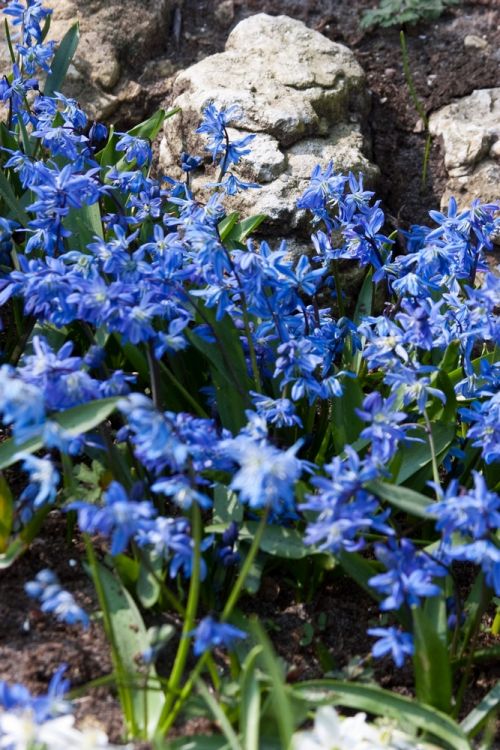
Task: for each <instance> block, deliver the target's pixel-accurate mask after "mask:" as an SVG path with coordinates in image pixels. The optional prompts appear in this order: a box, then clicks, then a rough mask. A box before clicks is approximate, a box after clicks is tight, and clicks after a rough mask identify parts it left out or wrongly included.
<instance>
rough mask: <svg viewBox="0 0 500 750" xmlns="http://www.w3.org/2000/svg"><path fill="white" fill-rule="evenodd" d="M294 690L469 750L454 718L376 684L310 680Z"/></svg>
mask: <svg viewBox="0 0 500 750" xmlns="http://www.w3.org/2000/svg"><path fill="white" fill-rule="evenodd" d="M294 692H296V693H297V694H298V695H300V696H301V697H302V698H306V699H307V700H308V701H310V702H311V703H314V704H316V705H318V704H323V703H328V704H330V705H337V706H345V707H346V708H353V709H355V710H358V711H367V712H368V713H371V714H374V715H375V716H384V717H387V718H392V719H395V720H396V721H400V722H401V723H402V725H403V727H404V726H407V725H408V724H412V725H413V726H414V727H417V728H418V729H421V730H423V731H426V732H430V733H431V734H432V735H434V736H435V737H438V738H439V739H440V740H442V741H444V742H445V743H446V745H447V746H448V747H449V748H450V750H471V745H470V743H469V741H468V739H467V737H466V735H465V733H464V731H463V729H462V728H461V727H460V726H459V725H458V724H456V723H455V722H454V721H453V719H450V718H449V717H448V716H446V714H444V713H441V711H437V710H436V709H435V708H432V707H431V706H427V705H425V704H423V703H419V702H417V701H415V700H412V699H411V698H405V697H404V696H402V695H397V694H396V693H392V692H390V691H389V690H384V689H383V688H381V687H378V686H377V685H358V684H354V683H348V682H343V681H342V680H310V681H307V682H301V683H299V684H297V685H296V686H294Z"/></svg>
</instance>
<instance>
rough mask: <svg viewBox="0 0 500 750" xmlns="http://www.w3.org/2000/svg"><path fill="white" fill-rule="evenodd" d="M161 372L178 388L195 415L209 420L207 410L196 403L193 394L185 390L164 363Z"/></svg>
mask: <svg viewBox="0 0 500 750" xmlns="http://www.w3.org/2000/svg"><path fill="white" fill-rule="evenodd" d="M160 370H161V372H162V374H163V375H165V377H166V378H167V379H168V380H170V382H171V383H172V385H174V386H175V387H176V388H177V390H178V391H179V393H180V394H181V395H182V396H183V397H184V398H185V400H186V401H187V403H188V404H189V405H190V407H191V408H192V410H193V412H194V413H195V414H197V415H198V416H199V417H204V418H208V414H207V412H206V411H205V409H204V408H203V407H202V406H200V404H199V403H198V402H197V401H196V399H194V398H193V397H192V396H191V394H190V393H189V391H188V390H186V388H184V386H183V385H182V383H181V382H180V380H178V379H177V378H176V377H175V375H174V373H173V372H172V371H171V370H170V369H169V368H168V367H167V366H166V365H165V364H163V362H160Z"/></svg>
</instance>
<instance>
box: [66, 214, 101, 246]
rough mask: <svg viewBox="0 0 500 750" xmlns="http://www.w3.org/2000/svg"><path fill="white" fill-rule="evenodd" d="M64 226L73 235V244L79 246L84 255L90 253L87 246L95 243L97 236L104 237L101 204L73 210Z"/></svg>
mask: <svg viewBox="0 0 500 750" xmlns="http://www.w3.org/2000/svg"><path fill="white" fill-rule="evenodd" d="M63 224H64V226H65V227H66V229H69V231H70V232H71V234H72V235H73V237H72V243H73V244H74V245H78V246H79V249H80V250H81V252H82V253H87V252H88V250H87V246H88V245H89V243H90V242H94V241H95V238H96V236H97V237H101V238H103V237H104V232H103V229H102V221H101V209H100V208H99V203H92V205H90V206H82V207H81V208H73V209H71V211H69V213H68V215H67V216H65V217H64V220H63Z"/></svg>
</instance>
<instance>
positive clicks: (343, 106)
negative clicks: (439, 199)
mask: <svg viewBox="0 0 500 750" xmlns="http://www.w3.org/2000/svg"><path fill="white" fill-rule="evenodd" d="M173 94H174V101H173V104H174V105H175V106H179V107H181V113H180V115H178V116H177V117H176V118H172V119H171V120H168V121H167V122H166V123H165V130H164V137H163V140H162V143H161V147H160V164H161V167H162V168H163V169H164V170H165V171H167V172H169V173H174V174H175V173H176V170H178V157H179V154H180V152H181V151H183V150H187V151H189V152H191V153H202V152H203V149H204V146H205V143H206V141H205V139H204V138H203V137H201V136H199V135H196V134H195V130H196V127H197V126H198V124H199V121H200V118H201V110H202V109H203V107H205V106H206V105H207V104H208V103H209V102H212V101H213V102H215V103H216V105H217V106H219V107H222V106H228V105H230V104H237V105H239V106H240V108H241V117H240V118H239V119H238V120H237V121H233V123H232V126H233V128H234V130H232V131H231V135H233V136H235V137H240V136H242V135H245V134H248V133H249V132H251V133H255V134H256V138H255V139H254V141H253V143H252V144H251V145H252V147H253V148H252V153H251V154H250V155H249V156H248V157H247V158H246V159H244V160H243V162H242V164H241V169H240V174H241V176H242V177H243V178H247V179H249V180H251V181H256V182H259V183H261V184H262V188H261V189H260V190H258V191H257V190H251V191H247V192H244V193H240V194H239V195H238V196H235V197H234V198H232V199H231V200H230V201H229V203H228V207H229V208H231V209H237V210H239V211H241V212H242V213H245V214H246V213H249V212H252V213H259V212H261V213H266V214H267V215H268V216H269V222H268V223H267V224H266V227H267V229H268V230H271V231H273V232H275V233H276V234H283V233H285V234H289V233H290V232H294V231H297V230H298V229H301V228H302V227H304V226H305V221H304V218H305V217H304V213H303V212H298V211H297V210H296V208H295V203H296V200H297V198H298V197H299V196H300V194H301V192H302V191H303V189H304V187H305V186H306V183H307V181H308V179H309V177H310V174H311V172H312V169H313V168H314V166H315V165H316V164H317V163H322V164H323V165H324V166H326V164H327V163H328V162H329V161H330V160H333V161H334V163H335V165H336V167H338V168H339V169H342V170H346V171H348V170H354V171H359V170H361V171H363V172H365V174H366V177H367V180H368V182H370V181H371V182H373V180H374V179H375V178H376V176H377V174H378V170H377V168H376V167H375V166H374V165H373V164H371V163H370V161H369V160H368V158H367V155H366V150H367V149H366V146H367V143H366V140H365V139H364V137H363V135H362V133H361V128H360V124H359V123H360V122H361V121H362V120H363V118H364V116H365V115H366V113H367V111H368V108H369V98H368V93H367V89H366V85H365V77H364V73H363V70H362V69H361V67H360V66H359V64H358V63H357V62H356V60H355V58H354V55H353V54H352V52H351V51H350V50H349V49H347V47H344V46H343V45H340V44H336V43H334V42H331V41H329V40H328V39H326V37H324V36H322V35H321V34H319V33H318V32H316V31H313V30H311V29H308V28H307V27H306V26H305V25H304V24H303V23H301V22H300V21H295V20H292V19H290V18H288V17H286V16H278V17H272V16H268V15H266V14H263V13H261V14H258V15H255V16H251V17H250V18H248V19H246V20H245V21H242V22H241V23H240V24H238V26H236V28H235V29H233V31H232V32H231V34H230V35H229V37H228V40H227V43H226V48H225V52H223V53H221V54H217V55H213V56H211V57H208V58H206V59H205V60H203V61H201V62H199V63H197V64H196V65H193V66H192V67H191V68H188V69H187V70H185V71H184V72H182V73H180V74H179V76H178V77H177V79H176V80H175V83H174V88H173ZM177 174H178V171H177ZM213 179H214V175H213V174H209V176H208V177H207V176H205V177H204V178H198V179H197V180H195V181H194V186H195V188H196V187H197V186H200V185H202V184H203V183H204V182H206V181H207V180H208V181H210V180H212V181H213Z"/></svg>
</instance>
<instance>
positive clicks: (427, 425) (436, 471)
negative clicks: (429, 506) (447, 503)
mask: <svg viewBox="0 0 500 750" xmlns="http://www.w3.org/2000/svg"><path fill="white" fill-rule="evenodd" d="M424 420H425V431H426V433H427V439H428V441H429V448H430V451H431V457H432V478H433V479H434V483H435V485H436V497H437V498H438V500H439V487H440V486H441V482H440V479H439V469H438V463H437V455H436V445H435V443H434V436H433V434H432V425H431V420H430V419H429V415H428V414H427V409H424Z"/></svg>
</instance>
